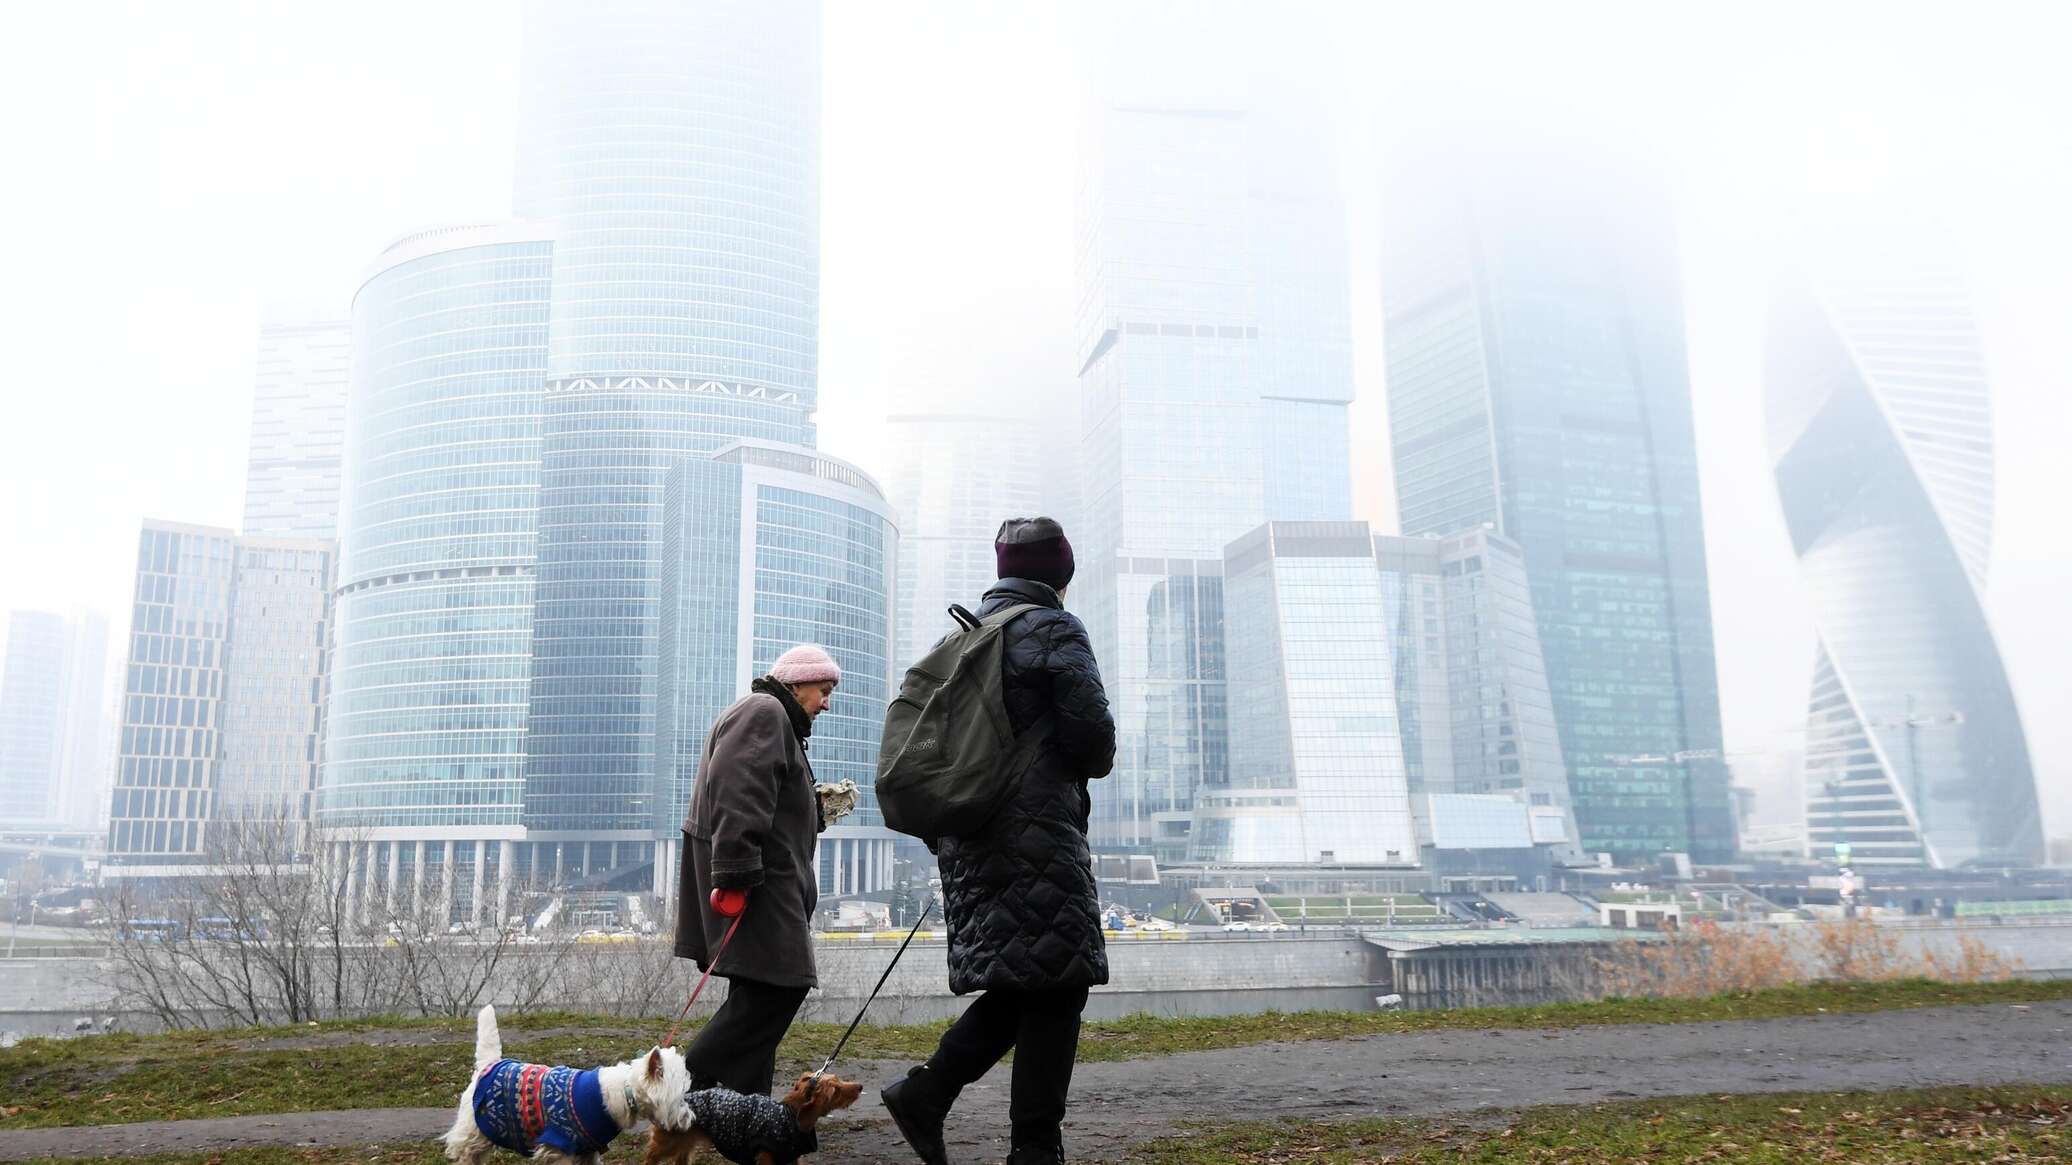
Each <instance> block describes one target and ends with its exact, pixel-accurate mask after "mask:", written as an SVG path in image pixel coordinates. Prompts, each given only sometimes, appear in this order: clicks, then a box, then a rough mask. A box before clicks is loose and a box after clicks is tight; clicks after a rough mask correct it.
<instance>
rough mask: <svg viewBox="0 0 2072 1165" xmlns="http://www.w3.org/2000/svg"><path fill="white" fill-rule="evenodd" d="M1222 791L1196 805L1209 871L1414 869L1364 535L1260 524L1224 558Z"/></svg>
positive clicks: (1218, 784) (1385, 642) (1375, 578)
mask: <svg viewBox="0 0 2072 1165" xmlns="http://www.w3.org/2000/svg"><path fill="white" fill-rule="evenodd" d="M1223 579H1224V601H1225V615H1226V619H1227V626H1228V628H1229V634H1228V643H1227V651H1228V659H1229V664H1230V672H1229V675H1230V679H1229V699H1230V704H1229V708H1230V744H1229V747H1230V760H1229V767H1228V769H1227V774H1228V775H1227V777H1226V778H1225V779H1222V780H1215V781H1208V782H1204V784H1203V785H1202V786H1201V788H1200V789H1199V790H1198V793H1197V800H1196V804H1195V819H1194V831H1193V836H1192V846H1193V851H1194V856H1195V857H1196V858H1198V859H1199V860H1203V861H1209V862H1214V863H1218V864H1242V865H1293V864H1301V863H1318V864H1322V865H1362V866H1374V865H1399V866H1407V865H1415V864H1416V863H1417V836H1416V831H1415V829H1414V827H1413V823H1412V816H1411V808H1410V796H1411V791H1410V784H1409V778H1408V775H1407V774H1406V772H1405V770H1404V766H1403V737H1402V733H1401V731H1400V729H1399V728H1398V725H1397V720H1396V694H1395V689H1394V686H1393V685H1392V684H1391V682H1390V679H1391V676H1392V675H1393V673H1394V666H1393V663H1392V660H1391V658H1390V644H1389V637H1388V622H1387V619H1386V617H1385V615H1384V613H1383V609H1382V588H1381V577H1380V575H1379V574H1378V573H1377V571H1376V569H1375V557H1374V540H1373V538H1372V537H1371V536H1370V535H1369V534H1368V532H1367V525H1366V523H1364V522H1273V523H1269V524H1267V525H1265V526H1262V527H1260V528H1259V529H1258V530H1255V531H1253V532H1252V533H1250V534H1248V535H1246V536H1245V537H1243V538H1240V539H1238V540H1237V541H1236V542H1233V543H1232V544H1231V545H1230V548H1229V551H1228V553H1227V555H1226V558H1225V564H1224V571H1223Z"/></svg>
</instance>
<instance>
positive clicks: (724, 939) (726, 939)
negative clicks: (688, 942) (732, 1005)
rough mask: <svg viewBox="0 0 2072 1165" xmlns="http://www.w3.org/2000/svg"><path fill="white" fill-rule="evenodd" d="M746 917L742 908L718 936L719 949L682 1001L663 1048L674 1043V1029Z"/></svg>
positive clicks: (708, 978)
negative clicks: (725, 929)
mask: <svg viewBox="0 0 2072 1165" xmlns="http://www.w3.org/2000/svg"><path fill="white" fill-rule="evenodd" d="M747 917H748V911H747V910H746V909H745V908H744V909H743V910H742V911H741V913H739V914H737V915H735V916H734V922H733V924H732V925H730V926H728V927H727V933H725V934H723V935H721V936H720V939H719V949H718V950H716V951H714V952H712V958H711V959H710V960H709V961H708V962H706V964H705V973H704V974H703V975H700V976H698V985H697V986H696V987H693V988H691V997H690V998H689V999H686V1000H684V1001H683V1010H682V1011H679V1012H677V1013H676V1020H675V1022H673V1023H671V1024H670V1025H669V1034H668V1035H666V1036H663V1037H662V1046H663V1047H665V1048H666V1047H670V1046H671V1045H673V1044H675V1043H676V1029H677V1028H679V1027H682V1026H683V1017H684V1016H687V1015H689V1014H690V1013H691V1005H692V1004H694V1003H696V1002H698V996H699V995H700V994H701V993H703V992H704V990H705V984H706V983H708V982H710V981H711V980H712V969H713V968H714V967H717V966H719V957H720V956H721V955H724V954H726V953H727V944H728V943H730V942H733V941H734V932H735V931H737V930H740V929H741V920H742V919H744V918H747Z"/></svg>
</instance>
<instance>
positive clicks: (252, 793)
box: [107, 521, 332, 878]
mask: <svg viewBox="0 0 2072 1165" xmlns="http://www.w3.org/2000/svg"><path fill="white" fill-rule="evenodd" d="M331 580H332V552H331V544H330V543H329V542H328V541H324V540H321V539H293V538H251V539H240V538H239V537H238V536H237V535H235V534H233V533H231V532H230V531H228V530H221V529H216V528H214V527H209V526H191V525H186V524H184V523H178V522H160V521H147V522H145V523H144V528H143V531H142V533H141V534H140V536H139V538H138V543H137V574H136V589H135V592H134V597H135V604H134V606H133V607H132V608H131V613H130V636H129V650H128V653H127V666H126V668H125V669H124V685H123V704H122V734H121V743H120V746H119V750H118V751H119V759H118V761H117V766H116V770H115V780H114V789H113V793H112V795H111V796H110V812H109V824H108V870H107V872H108V875H109V876H111V877H119V878H172V877H179V876H183V875H191V874H197V873H200V872H203V871H204V870H206V869H207V868H209V864H210V861H211V859H212V857H214V856H217V855H215V854H213V853H212V848H211V842H212V830H213V829H214V827H216V826H217V825H218V824H219V823H221V822H225V821H239V820H244V821H264V822H279V821H286V822H294V823H299V822H303V821H306V820H307V816H308V812H309V800H308V798H309V793H310V791H311V790H312V789H313V788H314V786H315V779H316V766H317V758H318V747H319V741H320V739H321V737H322V732H323V706H324V686H323V683H324V654H325V646H326V644H327V643H328V629H327V627H326V626H325V617H326V615H327V614H328V612H329V611H330V603H331Z"/></svg>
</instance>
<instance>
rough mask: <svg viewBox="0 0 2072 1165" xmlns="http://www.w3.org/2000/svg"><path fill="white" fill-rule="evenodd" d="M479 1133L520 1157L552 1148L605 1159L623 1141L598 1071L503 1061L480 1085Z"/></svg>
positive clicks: (477, 1086) (477, 1087)
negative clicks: (616, 1142)
mask: <svg viewBox="0 0 2072 1165" xmlns="http://www.w3.org/2000/svg"><path fill="white" fill-rule="evenodd" d="M475 1127H476V1128H478V1129H480V1130H482V1135H483V1136H485V1137H488V1138H489V1139H490V1140H492V1141H494V1142H496V1143H497V1144H498V1145H500V1146H502V1147H503V1148H506V1149H509V1150H511V1151H512V1152H514V1153H526V1154H530V1153H531V1152H532V1151H533V1149H534V1148H536V1147H538V1146H540V1145H551V1146H553V1147H554V1148H556V1149H559V1150H561V1151H562V1152H564V1153H567V1154H568V1155H569V1156H571V1157H574V1156H579V1155H581V1154H584V1153H602V1152H604V1147H605V1146H606V1145H609V1144H611V1142H612V1138H613V1137H616V1136H618V1135H619V1122H617V1121H615V1120H613V1119H612V1114H611V1110H610V1109H608V1108H606V1107H605V1106H604V1089H603V1088H601V1087H599V1085H598V1082H597V1070H596V1069H595V1068H592V1069H590V1070H588V1071H578V1070H576V1069H574V1068H549V1067H547V1066H546V1065H545V1064H526V1063H521V1062H520V1061H517V1060H498V1061H497V1062H496V1063H494V1064H491V1065H490V1066H489V1067H487V1068H485V1069H483V1071H482V1078H481V1079H480V1080H477V1081H476V1082H475Z"/></svg>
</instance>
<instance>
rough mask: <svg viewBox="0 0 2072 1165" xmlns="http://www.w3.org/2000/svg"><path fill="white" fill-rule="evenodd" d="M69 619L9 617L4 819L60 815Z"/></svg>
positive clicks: (2, 677) (0, 755)
mask: <svg viewBox="0 0 2072 1165" xmlns="http://www.w3.org/2000/svg"><path fill="white" fill-rule="evenodd" d="M65 651H66V632H65V618H64V616H62V615H57V614H53V613H50V612H47V611H15V612H13V613H12V614H10V615H9V616H8V617H7V660H6V665H5V670H4V671H0V822H15V823H30V822H36V823H42V822H48V821H52V820H54V819H55V818H56V817H57V815H58V814H57V807H58V802H57V784H58V776H59V773H60V771H61V769H62V763H61V762H62V757H63V738H62V737H61V736H60V735H59V733H60V729H61V726H62V721H63V716H64V688H65Z"/></svg>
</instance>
